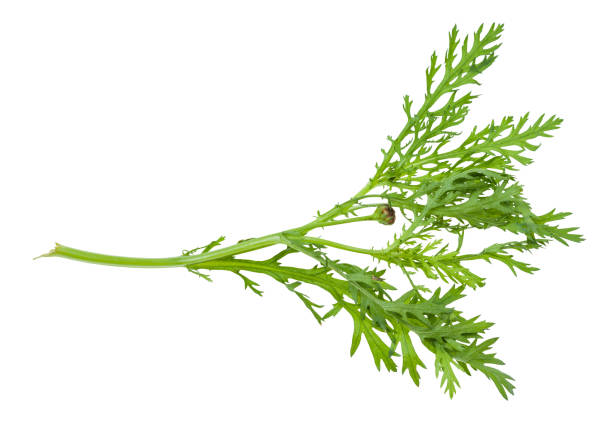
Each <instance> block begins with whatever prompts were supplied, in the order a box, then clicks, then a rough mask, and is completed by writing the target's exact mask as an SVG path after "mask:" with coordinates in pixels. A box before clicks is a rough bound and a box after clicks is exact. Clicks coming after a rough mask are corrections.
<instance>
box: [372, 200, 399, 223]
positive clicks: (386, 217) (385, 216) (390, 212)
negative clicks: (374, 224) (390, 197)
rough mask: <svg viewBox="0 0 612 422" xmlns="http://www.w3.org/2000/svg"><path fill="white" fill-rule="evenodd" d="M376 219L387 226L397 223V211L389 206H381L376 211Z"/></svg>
mask: <svg viewBox="0 0 612 422" xmlns="http://www.w3.org/2000/svg"><path fill="white" fill-rule="evenodd" d="M374 218H375V219H376V220H377V221H378V222H379V223H380V224H384V225H386V226H390V225H391V224H393V223H395V210H394V209H393V208H392V207H391V206H389V205H379V206H378V207H376V211H374Z"/></svg>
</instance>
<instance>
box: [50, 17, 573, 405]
mask: <svg viewBox="0 0 612 422" xmlns="http://www.w3.org/2000/svg"><path fill="white" fill-rule="evenodd" d="M502 31H503V25H495V24H493V25H491V26H490V27H489V28H488V30H486V31H485V28H484V26H483V25H481V26H480V27H479V28H478V30H477V31H476V32H475V33H474V34H473V36H472V37H469V36H466V37H465V38H464V39H463V40H462V39H460V37H459V32H458V30H457V28H456V27H454V28H453V29H452V30H451V32H450V33H449V37H448V41H449V46H448V49H447V51H446V54H445V55H444V58H443V59H440V58H439V57H438V56H437V54H436V53H435V52H434V53H433V54H432V55H431V58H430V64H429V67H428V68H427V70H426V72H425V82H426V84H425V97H424V100H423V102H422V104H421V105H420V107H418V109H417V108H415V103H414V100H413V99H411V98H409V97H408V96H406V97H404V111H405V113H406V123H405V125H404V127H403V128H402V130H401V131H400V132H399V134H398V135H397V136H396V137H388V138H387V140H388V144H387V147H386V149H383V150H382V154H383V156H382V160H381V161H380V162H379V163H378V164H376V171H375V173H374V175H373V176H372V177H371V178H370V179H369V180H368V181H367V183H366V184H365V186H364V187H363V188H362V189H361V190H359V191H358V192H357V193H356V194H355V195H354V196H353V197H352V198H350V199H348V200H347V201H344V202H341V203H338V204H337V205H335V206H334V207H332V208H331V209H329V210H328V211H326V212H323V213H320V212H318V213H317V216H316V218H315V219H314V220H313V221H311V222H309V223H307V224H305V225H303V226H299V227H296V228H293V229H290V230H284V231H281V232H278V233H274V234H271V235H267V236H263V237H257V238H250V239H246V240H243V241H240V242H238V243H236V244H234V245H232V246H227V247H223V248H222V247H220V245H221V242H222V241H223V240H224V237H221V238H219V239H217V240H214V241H212V242H210V243H209V244H208V245H206V246H204V247H200V248H195V249H192V250H186V251H183V253H182V255H180V256H176V257H171V258H130V257H119V256H112V255H103V254H97V253H92V252H87V251H82V250H78V249H74V248H70V247H67V246H63V245H59V244H57V245H56V247H55V248H54V249H53V250H52V251H50V252H49V253H47V254H45V255H43V256H57V257H63V258H71V259H76V260H80V261H85V262H91V263H97V264H105V265H119V266H128V267H185V268H186V269H188V270H189V271H190V272H192V273H195V274H197V275H198V276H200V277H203V278H205V279H206V280H209V281H211V278H210V276H209V275H208V273H207V272H210V271H229V272H232V273H234V274H236V275H237V276H238V277H239V278H240V279H241V280H242V281H243V282H244V287H245V289H249V290H251V291H252V292H253V293H255V294H257V295H261V294H262V290H261V288H260V285H259V283H258V282H256V281H254V280H252V279H251V277H252V276H251V275H247V274H245V273H249V274H251V273H255V274H261V275H267V276H269V277H271V278H272V279H274V280H276V281H278V282H279V283H281V284H283V285H284V286H285V287H287V289H288V290H289V291H290V292H292V293H293V294H295V295H296V296H297V297H298V299H299V300H300V301H301V302H302V303H303V304H304V305H305V306H306V308H307V309H308V311H310V313H311V314H312V315H313V316H314V318H315V319H316V320H317V322H319V323H322V322H323V321H325V320H326V319H328V318H330V317H333V316H335V315H336V314H338V313H339V312H346V313H348V314H349V315H350V316H351V318H352V320H353V324H354V328H353V335H352V340H351V345H350V354H351V355H353V354H354V353H355V352H356V350H357V349H358V347H359V346H360V345H361V343H362V339H364V338H365V342H366V343H367V347H368V348H369V349H370V351H371V353H372V356H373V358H374V363H375V365H376V367H377V368H378V369H379V370H380V367H381V364H382V365H383V366H384V367H385V368H386V369H387V370H388V371H393V372H395V371H398V365H401V371H402V373H403V372H405V371H408V373H409V375H410V377H411V378H412V380H413V381H414V383H415V384H416V385H418V384H419V381H420V373H419V367H421V368H425V364H424V363H423V361H422V360H421V358H420V357H419V356H418V355H417V352H416V350H415V348H414V345H413V342H414V341H415V340H418V341H420V342H421V343H422V344H423V345H424V346H425V348H426V349H427V350H429V351H430V352H431V353H432V354H433V355H434V369H435V373H436V376H439V377H440V380H441V385H442V387H443V388H444V390H445V391H446V392H448V394H449V395H450V397H453V395H454V394H455V393H456V391H457V388H458V387H459V381H458V378H457V374H458V373H459V372H463V373H466V374H468V375H471V371H477V372H481V373H482V374H484V375H485V376H486V377H487V378H488V379H489V380H491V381H492V382H493V384H494V385H495V387H496V388H497V390H498V391H499V393H500V394H501V395H502V396H503V397H504V398H506V399H507V398H508V393H510V394H512V393H513V390H514V385H513V384H512V381H513V379H512V377H510V376H509V375H508V374H506V373H505V372H502V371H501V370H500V369H499V366H500V365H503V362H502V361H501V360H499V359H498V358H497V357H496V356H495V353H493V352H492V351H491V348H492V346H493V345H494V343H495V342H496V341H497V338H488V339H485V338H484V336H485V332H486V331H487V329H489V328H490V327H491V326H492V325H493V324H492V323H491V322H487V321H484V320H482V319H480V317H466V316H464V315H463V313H462V312H460V311H459V310H457V309H456V308H455V303H456V302H457V301H458V300H459V299H461V298H462V297H463V296H464V295H465V293H466V288H472V289H477V288H480V287H482V286H484V284H485V283H484V281H485V279H484V278H483V277H482V276H480V275H478V274H476V273H474V272H473V271H472V269H470V262H472V261H479V260H480V261H486V262H491V261H499V262H500V263H502V264H504V265H506V266H507V267H508V268H509V269H510V271H512V273H513V274H515V275H516V274H517V272H525V273H528V274H531V273H533V272H534V271H536V270H537V268H535V267H533V266H531V265H530V264H528V263H526V262H523V261H520V260H518V259H517V258H516V255H517V253H521V252H525V251H532V250H535V249H539V248H541V247H543V246H545V245H547V244H548V243H549V242H551V241H558V242H560V243H562V244H564V245H567V244H568V243H569V242H580V241H582V240H583V239H582V237H581V236H580V235H579V234H576V233H575V230H576V228H575V227H571V228H563V227H560V226H558V225H557V222H558V221H559V220H562V219H563V218H565V217H566V216H568V215H569V213H565V212H556V211H555V210H552V211H550V212H547V213H544V214H536V213H535V212H534V211H532V207H531V205H530V204H529V203H528V202H527V200H526V199H525V197H524V194H523V186H522V185H521V184H520V183H519V182H518V181H517V180H516V176H515V173H516V171H517V168H518V166H524V165H528V164H531V163H532V161H533V160H532V159H531V158H530V157H529V153H531V152H533V151H535V150H536V149H537V148H538V147H539V144H537V143H536V142H535V140H536V139H538V138H546V137H550V136H551V132H552V131H553V130H555V129H557V128H558V127H559V125H560V124H561V122H562V120H561V119H560V118H558V117H556V116H554V115H553V116H548V117H547V116H544V115H542V116H540V117H538V118H537V119H535V120H534V121H532V119H530V118H529V114H525V115H523V116H521V117H519V118H517V119H515V118H513V117H511V116H505V117H503V118H501V119H499V120H497V121H496V120H493V121H491V122H490V123H489V124H487V125H486V126H483V127H474V128H473V129H472V130H471V131H470V132H469V133H468V134H467V135H462V134H461V132H460V131H459V126H460V125H461V124H462V123H463V122H464V120H465V118H466V116H467V114H468V111H469V106H470V104H471V103H472V101H473V100H474V99H476V97H477V96H476V95H475V94H473V93H472V92H471V91H470V88H471V87H472V86H474V85H480V84H479V82H478V79H477V78H478V76H479V75H480V74H481V73H482V72H483V71H484V70H485V69H487V68H488V67H489V66H491V65H492V64H493V63H494V62H495V60H496V58H497V56H496V51H497V49H498V48H499V47H500V42H499V39H500V36H501V34H502ZM396 218H402V219H404V224H403V225H402V227H401V229H400V230H399V231H398V232H397V233H396V234H395V235H394V237H393V239H392V240H390V241H389V242H388V243H387V244H386V246H385V247H384V248H380V249H375V248H368V247H367V245H365V246H366V247H364V245H361V246H355V245H347V244H342V243H339V242H336V241H333V240H330V239H327V238H323V237H318V236H317V237H315V236H309V234H310V232H311V231H313V230H315V229H318V228H322V227H330V226H336V225H341V224H357V223H361V222H365V221H376V222H378V223H381V224H385V225H391V224H394V223H395V221H396ZM489 228H498V229H501V230H502V231H505V232H508V233H511V234H514V235H519V239H515V240H507V241H503V242H501V243H494V244H492V245H490V246H488V247H486V248H484V249H483V250H481V251H479V252H478V251H477V252H467V253H464V252H463V251H462V249H463V243H464V239H465V236H467V235H469V233H471V232H473V231H474V230H484V229H489ZM442 233H447V234H450V235H452V236H454V237H455V239H456V242H455V244H454V246H453V247H451V244H450V243H448V242H446V243H445V242H443V240H442V238H441V237H440V235H441V234H442ZM274 245H282V246H283V247H284V249H283V250H282V251H281V252H280V253H277V254H275V255H273V256H271V257H270V258H268V259H265V260H253V259H242V258H239V255H241V254H243V253H246V252H250V251H254V250H258V249H264V248H268V247H271V246H274ZM334 250H343V251H348V252H351V253H353V254H359V255H365V256H368V257H371V258H373V259H374V260H375V261H377V262H379V263H381V264H383V265H384V264H386V265H388V266H389V267H397V268H400V269H401V271H402V272H403V274H404V275H405V277H406V280H407V281H408V284H409V286H410V288H408V289H404V288H400V287H399V286H400V284H399V283H400V281H394V285H392V284H390V281H387V280H386V279H384V278H383V276H384V274H385V270H384V269H379V268H363V267H361V266H358V265H355V264H352V263H349V262H341V261H339V260H335V259H333V258H332V255H333V252H334ZM294 253H297V254H303V255H305V256H307V257H309V258H310V259H311V260H312V262H313V263H314V266H313V267H309V268H302V267H295V266H290V265H287V264H286V263H284V262H283V258H284V257H286V256H287V255H289V254H294ZM418 278H426V279H431V280H436V281H442V282H444V283H445V285H448V286H449V287H446V289H445V291H443V289H442V287H437V288H436V289H435V290H434V291H433V292H432V291H431V290H430V289H429V288H427V287H425V286H423V285H418V284H415V280H417V279H418ZM302 284H306V285H311V286H316V287H318V288H320V289H323V290H324V291H325V292H327V293H328V294H329V295H330V296H331V298H332V299H333V305H332V306H331V308H330V309H328V310H327V311H326V312H323V310H322V308H323V307H322V306H321V305H319V304H317V303H314V302H313V301H312V300H311V299H310V298H309V297H308V296H307V295H306V294H305V293H303V292H302V291H301V286H302ZM396 286H397V287H396Z"/></svg>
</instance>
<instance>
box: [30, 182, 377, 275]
mask: <svg viewBox="0 0 612 422" xmlns="http://www.w3.org/2000/svg"><path fill="white" fill-rule="evenodd" d="M371 188H372V185H371V182H370V183H368V184H367V185H366V186H365V187H364V188H363V189H361V190H360V191H359V192H358V193H357V194H356V195H355V196H354V197H353V199H352V200H349V201H347V202H345V203H343V204H341V205H337V206H335V207H333V208H332V209H330V210H329V211H327V212H326V213H324V214H321V215H319V216H318V217H317V218H316V219H315V220H313V221H312V222H310V223H308V224H305V225H303V226H300V227H297V228H295V229H292V230H290V231H292V232H297V233H300V234H301V235H303V236H304V235H306V234H307V233H308V232H309V231H311V230H313V229H315V228H319V227H327V226H335V225H339V224H347V223H354V222H358V221H371V220H374V219H375V218H374V216H373V215H367V216H360V217H352V218H345V219H343V220H334V219H335V218H336V217H337V216H339V215H341V214H344V213H346V211H347V209H346V207H347V206H348V207H349V208H350V206H352V205H354V203H355V202H356V201H357V200H354V199H355V198H359V197H360V196H362V195H363V194H365V193H367V192H368V191H369V190H370V189H371ZM281 235H282V232H279V233H274V234H270V235H267V236H262V237H258V238H253V239H248V240H244V241H241V242H238V243H236V244H234V245H232V246H228V247H225V248H219V249H215V250H212V251H210V252H206V253H203V254H198V255H181V256H173V257H167V258H141V257H128V256H117V255H106V254H101V253H96V252H89V251H84V250H81V249H76V248H71V247H69V246H64V245H60V244H56V246H55V248H53V249H52V250H51V251H50V252H48V253H46V254H44V255H41V256H40V257H60V258H67V259H73V260H77V261H82V262H87V263H90V264H100V265H112V266H119V267H133V268H169V267H189V266H195V265H197V264H202V263H204V262H208V261H213V260H219V259H223V258H228V257H231V256H235V255H240V254H243V253H246V252H251V251H255V250H258V249H263V248H267V247H269V246H273V245H277V244H281V243H282V239H281Z"/></svg>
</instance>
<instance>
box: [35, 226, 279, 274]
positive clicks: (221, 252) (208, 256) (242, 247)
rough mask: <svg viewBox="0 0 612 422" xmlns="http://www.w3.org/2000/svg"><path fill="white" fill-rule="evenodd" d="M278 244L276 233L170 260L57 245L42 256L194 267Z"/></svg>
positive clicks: (141, 265)
mask: <svg viewBox="0 0 612 422" xmlns="http://www.w3.org/2000/svg"><path fill="white" fill-rule="evenodd" d="M278 243H280V234H279V233H275V234H271V235H268V236H263V237H258V238H255V239H249V240H245V241H244V242H239V243H236V244H235V245H232V246H228V247H226V248H220V249H216V250H213V251H210V252H207V253H205V254H200V255H181V256H174V257H169V258H136V257H127V256H115V255H105V254H100V253H95V252H88V251H83V250H80V249H75V248H70V247H68V246H64V245H60V244H57V245H56V246H55V248H54V249H53V250H51V251H50V252H49V253H47V254H44V255H42V256H56V257H61V258H68V259H74V260H77V261H83V262H88V263H91V264H101V265H114V266H119V267H135V268H168V267H185V266H192V265H195V264H199V263H202V262H206V261H210V260H213V259H222V258H227V257H230V256H233V255H238V254H242V253H245V252H251V251H254V250H257V249H261V248H265V247H268V246H272V245H276V244H278Z"/></svg>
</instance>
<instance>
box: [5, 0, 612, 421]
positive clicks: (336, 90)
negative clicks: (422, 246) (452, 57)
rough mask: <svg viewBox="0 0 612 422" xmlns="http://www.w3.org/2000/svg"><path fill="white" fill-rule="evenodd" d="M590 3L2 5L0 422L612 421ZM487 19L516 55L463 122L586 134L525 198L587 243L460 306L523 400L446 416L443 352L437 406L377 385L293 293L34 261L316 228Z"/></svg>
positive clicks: (469, 388)
mask: <svg viewBox="0 0 612 422" xmlns="http://www.w3.org/2000/svg"><path fill="white" fill-rule="evenodd" d="M573 3H574V2H565V3H564V2H533V3H531V2H521V1H514V2H457V1H452V2H451V1H447V2H407V1H405V2H387V1H377V2H359V1H350V2H339V1H308V2H293V1H278V2H271V1H257V2H249V1H225V2H200V1H193V2H187V1H140V2H139V1H125V0H123V1H104V2H92V1H87V2H83V1H52V2H50V1H26V0H20V1H4V2H2V6H0V141H1V145H2V146H1V153H0V176H1V179H0V180H1V182H0V183H1V184H0V186H1V188H2V191H1V197H2V206H1V209H0V212H1V213H2V215H1V219H0V225H1V242H0V259H1V266H0V283H1V284H0V420H3V421H56V420H57V421H109V420H113V421H140V420H142V421H144V420H146V421H201V420H210V421H228V420H243V419H248V420H257V421H259V420H261V421H281V420H282V421H285V420H297V421H302V420H303V421H307V420H308V421H312V420H318V421H326V420H334V419H335V420H353V421H366V420H372V418H376V420H392V419H393V420H432V421H434V420H443V419H450V418H453V419H454V420H457V421H467V420H469V421H485V420H486V421H490V420H502V421H505V420H516V419H517V418H525V419H526V420H536V419H543V420H575V419H576V418H581V419H582V420H594V421H599V420H609V414H608V410H607V409H608V406H607V402H606V401H608V400H609V399H608V396H609V393H610V382H609V380H610V376H611V375H612V374H611V372H610V348H609V343H608V342H609V339H610V324H609V321H610V315H611V313H610V311H609V310H608V306H609V304H608V301H609V297H610V293H612V289H611V287H610V282H611V281H612V280H611V279H610V269H609V268H610V267H609V250H610V248H609V242H608V237H609V235H610V234H611V233H610V229H609V219H610V188H609V182H608V181H609V160H610V158H609V155H608V152H609V151H610V141H611V140H610V135H609V133H610V131H609V128H608V125H609V119H610V117H609V113H610V106H609V98H610V94H611V93H610V64H611V63H610V54H609V53H610V47H609V40H610V35H609V30H608V29H607V27H608V22H607V21H606V17H607V16H609V15H607V14H606V13H605V12H604V9H603V5H604V3H605V2H594V1H581V2H579V3H575V6H570V4H573ZM481 22H485V23H487V24H490V23H491V22H502V23H504V24H505V25H506V30H505V32H504V35H503V42H504V45H503V46H502V48H501V49H500V50H499V54H500V58H499V60H498V61H497V62H496V63H495V64H494V65H493V67H492V68H490V69H489V70H487V72H486V74H485V75H484V76H483V77H482V78H481V81H482V83H483V86H482V87H477V91H478V92H479V93H481V94H483V95H482V96H481V97H480V98H479V99H478V100H477V102H476V103H475V104H474V106H473V112H472V114H471V115H470V118H469V121H468V122H467V124H466V127H467V128H468V129H469V128H471V126H472V125H473V124H476V123H478V124H486V123H487V122H488V121H489V120H490V119H491V118H494V117H495V118H499V117H501V116H503V115H504V114H513V115H520V114H522V113H523V112H525V111H531V112H532V113H533V114H534V115H538V114H540V113H543V112H546V113H556V114H558V115H560V116H562V117H563V118H565V122H564V123H563V126H562V128H561V129H560V130H558V131H557V132H556V133H555V137H554V138H553V139H545V140H543V143H544V144H543V146H542V148H541V149H540V150H538V151H537V152H536V153H535V155H534V156H535V158H536V162H535V164H533V165H532V166H530V167H528V168H525V169H523V170H522V171H521V173H520V180H521V182H522V183H524V184H525V185H526V193H527V196H528V197H529V198H530V200H531V202H532V204H533V205H534V208H535V210H536V211H537V212H542V213H543V212H546V211H549V210H550V209H552V208H555V207H556V208H557V209H559V210H564V211H565V210H567V211H572V212H574V215H572V216H571V218H570V219H569V221H568V223H567V224H569V225H579V226H581V233H583V234H584V235H585V236H586V238H587V241H586V242H585V243H582V244H580V245H573V246H572V247H571V248H566V247H563V246H562V245H558V244H555V245H552V246H551V247H549V248H547V249H546V250H542V251H538V252H537V253H536V254H535V255H533V256H527V257H526V259H527V260H528V261H529V262H531V263H533V264H534V265H536V266H538V267H540V268H542V270H541V271H539V272H537V273H536V274H535V275H532V276H529V275H526V274H522V275H520V277H518V278H514V277H513V276H512V275H511V274H510V273H509V272H508V271H507V270H505V269H504V268H502V267H501V266H500V265H489V266H482V268H480V267H479V268H478V271H479V272H480V273H481V274H484V275H486V276H487V280H488V284H487V286H486V287H485V288H484V289H481V290H479V291H477V292H470V293H471V294H470V296H469V297H468V298H465V299H463V300H462V301H461V302H459V303H458V304H457V306H458V307H459V308H460V309H462V310H463V311H464V312H465V313H466V315H468V316H470V315H482V316H483V318H485V319H487V320H490V321H494V322H496V325H495V326H494V327H493V328H492V329H491V335H492V336H500V337H501V339H500V341H499V342H498V343H497V345H496V350H497V352H498V353H499V356H500V357H501V358H502V359H503V360H505V361H506V363H507V365H506V368H505V369H506V370H507V371H508V372H509V373H510V374H512V375H513V376H514V377H515V378H516V385H517V390H516V395H515V396H513V397H511V399H510V400H509V401H504V400H503V399H502V398H501V397H500V396H499V395H498V393H497V391H496V390H495V388H494V387H493V385H492V384H491V383H489V382H488V381H487V380H486V379H485V378H484V377H483V376H482V375H480V374H475V375H474V376H472V377H466V376H461V378H460V382H461V386H462V388H461V389H460V391H459V393H458V395H457V396H456V397H455V398H454V399H453V400H449V399H448V397H447V396H445V395H444V394H443V393H442V392H441V391H440V389H439V386H438V384H439V381H438V380H436V379H435V377H434V374H433V359H432V356H431V354H429V353H427V352H425V351H423V349H422V348H421V349H419V351H421V352H422V353H421V355H422V358H423V359H424V361H425V363H426V364H427V366H428V369H427V370H424V371H422V376H423V379H422V385H421V387H420V388H417V387H415V386H414V385H412V382H411V380H410V378H409V377H408V375H404V376H401V375H398V374H388V373H386V372H381V373H378V372H377V371H376V369H375V368H374V365H373V363H372V359H371V356H370V355H369V352H368V350H367V348H366V347H364V345H363V344H362V348H361V349H360V350H359V351H358V353H357V354H356V356H355V357H353V358H349V356H348V349H349V343H350V337H351V330H352V323H351V321H350V319H349V318H348V316H346V315H339V316H338V317H336V318H335V319H333V320H330V321H328V322H327V323H326V324H324V326H322V327H319V326H318V325H317V324H316V322H315V321H314V319H312V317H311V316H310V315H309V313H308V311H306V310H305V309H304V308H303V306H302V305H301V304H300V303H299V302H298V301H297V299H296V298H295V296H293V295H291V294H290V293H289V292H287V291H286V289H285V288H283V287H282V286H280V285H278V283H277V282H275V281H271V280H265V279H262V278H261V277H260V278H258V281H261V283H262V285H263V288H264V291H265V293H264V297H263V298H259V297H257V296H255V295H253V294H251V293H249V292H245V291H244V290H243V288H242V286H241V281H240V280H239V279H237V277H235V276H234V275H232V274H225V273H218V274H217V273H214V274H213V278H214V283H213V284H209V283H207V282H205V281H203V280H201V279H198V278H197V277H195V276H193V275H191V274H189V273H187V271H185V270H183V269H163V270H144V269H122V268H113V267H102V266H93V265H86V264H82V263H77V262H74V261H66V260H61V259H45V260H38V261H32V257H34V256H36V255H39V254H41V253H43V252H45V251H46V250H48V249H49V248H51V247H52V246H53V242H55V241H57V242H60V243H63V244H66V245H71V246H74V247H78V248H82V249H87V250H95V251H100V252H107V253H113V254H123V255H136V256H172V255H176V254H178V253H179V252H180V251H181V250H182V249H183V248H191V247H195V246H199V245H202V244H205V243H207V242H209V241H210V240H212V239H214V238H216V237H218V236H219V235H221V234H225V235H227V236H228V237H229V241H230V242H235V241H237V240H239V239H241V238H245V237H251V236H257V235H263V234H267V233H270V232H275V231H278V230H281V229H286V228H290V227H294V226H296V225H300V224H303V223H305V222H307V221H309V219H310V218H311V217H312V216H313V214H314V213H315V211H316V210H317V209H326V208H327V207H329V206H331V205H333V204H334V203H335V202H337V201H341V200H344V199H347V198H348V197H349V196H350V195H352V194H353V193H354V192H355V191H356V190H357V189H359V188H360V187H361V186H362V185H363V183H365V181H366V180H367V178H368V177H369V176H371V174H372V172H373V166H374V163H375V161H376V160H378V159H379V158H380V153H379V149H380V148H381V147H383V146H385V143H384V138H385V137H386V135H390V134H391V135H394V134H397V132H398V131H399V130H400V129H401V127H402V126H403V124H404V117H405V116H404V115H403V111H402V108H401V105H402V95H404V94H406V93H409V94H411V95H412V96H413V98H415V99H416V100H417V102H418V101H419V100H420V99H421V98H422V95H423V88H424V70H425V67H426V66H427V64H428V60H429V55H430V54H431V51H432V50H433V49H434V48H435V49H438V51H440V52H442V51H443V50H444V49H445V47H446V43H447V32H448V31H449V30H450V28H451V27H452V25H453V24H455V23H456V24H457V25H458V26H459V29H460V30H461V31H462V33H463V34H464V33H465V31H473V30H475V29H476V27H477V26H478V25H479V24H480V23H481ZM374 226H376V227H374ZM396 228H397V227H396ZM382 229H383V228H382V226H379V225H376V224H370V225H368V224H367V223H366V224H365V225H361V226H356V227H353V228H351V229H350V230H347V231H346V232H345V233H341V232H337V234H336V232H333V231H330V232H329V233H330V234H329V236H328V237H330V238H334V239H338V240H349V241H353V242H356V243H357V244H359V245H362V246H364V247H369V246H375V245H376V244H380V243H381V242H382V241H384V240H385V239H386V238H387V236H389V235H391V233H392V231H389V230H387V231H384V230H382ZM381 230H382V231H381ZM381 233H382V234H381ZM487 236H490V237H489V238H487V240H489V241H493V242H495V241H500V238H499V235H498V233H495V232H493V233H490V234H487ZM228 244H229V243H228ZM421 281H424V280H421ZM427 282H428V283H430V284H429V285H430V286H432V287H435V286H436V283H435V282H433V281H431V280H430V281H427ZM396 284H397V282H396ZM315 296H316V294H315ZM317 299H319V297H318V296H317ZM424 418H427V419H424Z"/></svg>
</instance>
